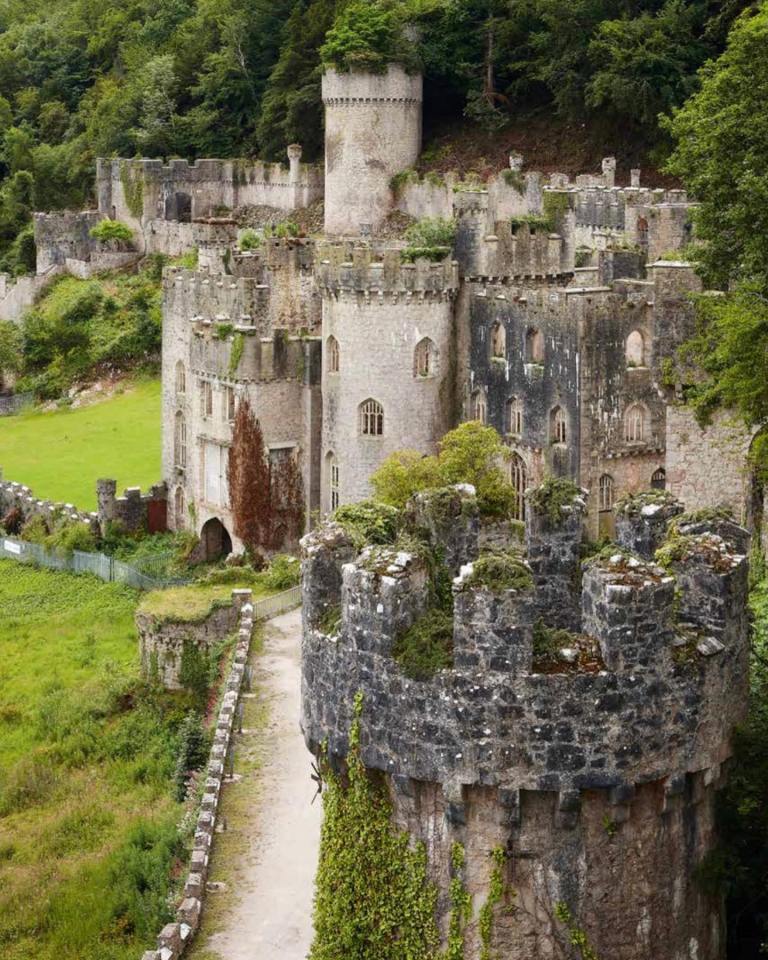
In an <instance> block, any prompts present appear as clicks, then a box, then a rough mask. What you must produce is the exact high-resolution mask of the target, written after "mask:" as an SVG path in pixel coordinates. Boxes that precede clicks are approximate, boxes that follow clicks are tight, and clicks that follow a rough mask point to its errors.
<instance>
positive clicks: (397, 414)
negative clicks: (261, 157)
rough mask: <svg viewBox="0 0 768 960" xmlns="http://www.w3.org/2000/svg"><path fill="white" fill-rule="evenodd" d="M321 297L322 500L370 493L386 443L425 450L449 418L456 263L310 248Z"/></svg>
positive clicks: (360, 249) (329, 503)
mask: <svg viewBox="0 0 768 960" xmlns="http://www.w3.org/2000/svg"><path fill="white" fill-rule="evenodd" d="M315 280H316V283H317V286H318V288H319V291H320V295H321V297H322V302H323V378H322V383H323V398H324V403H323V441H322V443H323V457H324V464H323V484H322V487H323V496H322V498H321V501H322V509H323V510H329V509H332V508H333V507H334V506H337V505H338V504H339V503H347V502H352V501H355V500H361V499H363V498H365V497H366V496H368V493H369V486H368V479H369V477H370V475H371V473H373V471H374V470H375V469H376V468H377V467H378V466H379V464H380V463H381V462H382V461H383V460H384V459H385V457H387V456H388V455H389V454H390V453H393V452H394V451H396V450H403V449H406V448H407V449H411V450H419V451H420V452H422V453H425V454H426V453H433V452H434V450H435V447H436V444H437V441H438V440H439V439H440V437H442V436H443V434H444V433H445V432H446V431H447V430H449V429H450V428H451V427H452V426H453V425H454V418H455V404H454V400H453V397H454V384H455V379H456V377H455V366H454V364H455V331H454V319H453V304H454V298H455V296H456V294H457V292H458V288H459V274H458V266H457V264H456V263H455V262H452V261H450V260H445V261H443V262H441V263H430V262H428V261H426V260H421V261H419V262H417V263H415V264H411V263H404V262H402V260H401V257H400V251H399V250H396V249H385V250H374V249H372V248H371V247H369V246H364V245H357V246H355V245H353V244H348V243H338V244H324V245H322V246H320V247H319V248H318V250H317V266H316V268H315Z"/></svg>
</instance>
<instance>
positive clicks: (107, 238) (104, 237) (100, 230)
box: [90, 219, 133, 243]
mask: <svg viewBox="0 0 768 960" xmlns="http://www.w3.org/2000/svg"><path fill="white" fill-rule="evenodd" d="M90 235H91V237H92V238H93V239H94V240H100V241H101V242H102V243H131V241H132V240H133V230H131V228H130V227H128V226H126V225H125V224H124V223H120V222H119V220H109V219H107V220H101V221H99V223H97V224H96V226H95V227H91V229H90Z"/></svg>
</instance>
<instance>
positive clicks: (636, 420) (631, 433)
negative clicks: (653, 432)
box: [624, 403, 646, 443]
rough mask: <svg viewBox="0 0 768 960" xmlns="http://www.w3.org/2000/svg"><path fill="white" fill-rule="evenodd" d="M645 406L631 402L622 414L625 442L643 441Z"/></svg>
mask: <svg viewBox="0 0 768 960" xmlns="http://www.w3.org/2000/svg"><path fill="white" fill-rule="evenodd" d="M645 419H646V418H645V408H644V407H643V405H642V404H640V403H633V404H632V406H631V407H628V408H627V412H626V413H625V414H624V439H625V440H626V441H627V443H643V442H644V441H645Z"/></svg>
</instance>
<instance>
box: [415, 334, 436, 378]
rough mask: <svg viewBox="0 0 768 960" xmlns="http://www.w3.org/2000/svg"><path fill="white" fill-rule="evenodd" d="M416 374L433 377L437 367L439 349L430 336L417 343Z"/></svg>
mask: <svg viewBox="0 0 768 960" xmlns="http://www.w3.org/2000/svg"><path fill="white" fill-rule="evenodd" d="M413 367H414V371H413V372H414V375H415V376H417V377H432V376H434V375H435V370H436V368H437V349H436V347H435V345H434V343H433V342H432V341H431V340H430V339H429V337H424V339H423V340H419V342H418V343H417V344H416V352H415V354H414V364H413Z"/></svg>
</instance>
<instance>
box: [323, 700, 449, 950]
mask: <svg viewBox="0 0 768 960" xmlns="http://www.w3.org/2000/svg"><path fill="white" fill-rule="evenodd" d="M362 709H363V698H362V694H361V693H358V694H357V696H356V697H355V707H354V719H353V721H352V727H351V730H350V734H349V753H348V755H347V774H346V777H345V778H342V777H341V776H339V775H338V774H336V773H333V772H332V771H330V770H329V769H328V766H327V764H325V765H324V766H325V770H324V776H325V778H326V789H325V791H324V793H323V810H324V818H323V827H322V833H321V838H320V861H319V867H318V872H317V880H316V889H315V910H314V924H315V939H314V941H313V943H312V947H311V950H310V953H309V958H310V960H403V958H408V960H437V957H438V944H439V934H438V930H437V924H436V922H435V907H436V903H437V890H436V888H435V886H434V884H432V883H431V882H430V881H429V880H428V878H427V854H426V850H425V848H424V845H423V844H421V843H419V844H416V845H413V844H412V843H411V841H410V837H409V835H408V834H407V833H405V832H398V831H397V830H395V829H394V828H393V827H392V823H391V816H392V808H391V805H390V802H389V798H388V797H387V794H386V790H385V789H384V787H383V786H382V785H381V784H378V783H375V782H374V781H373V780H372V779H370V778H369V776H368V774H367V773H366V771H365V768H364V767H363V763H362V760H361V759H360V716H361V713H362Z"/></svg>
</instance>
